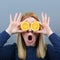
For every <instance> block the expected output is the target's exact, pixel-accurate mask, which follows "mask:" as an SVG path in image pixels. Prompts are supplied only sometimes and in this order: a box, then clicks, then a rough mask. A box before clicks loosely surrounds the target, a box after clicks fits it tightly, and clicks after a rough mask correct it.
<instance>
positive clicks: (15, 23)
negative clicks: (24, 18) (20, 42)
mask: <svg viewBox="0 0 60 60" xmlns="http://www.w3.org/2000/svg"><path fill="white" fill-rule="evenodd" d="M20 20H21V13H20V14H18V13H16V14H15V17H14V19H12V16H11V14H10V24H9V26H8V28H7V29H6V32H7V33H8V34H10V35H12V34H15V33H23V32H24V31H22V30H20V29H19V26H20V24H21V22H20Z"/></svg>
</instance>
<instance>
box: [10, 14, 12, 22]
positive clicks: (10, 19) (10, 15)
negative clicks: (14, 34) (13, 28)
mask: <svg viewBox="0 0 60 60" xmlns="http://www.w3.org/2000/svg"><path fill="white" fill-rule="evenodd" d="M11 22H12V16H11V14H10V23H11Z"/></svg>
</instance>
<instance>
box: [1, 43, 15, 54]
mask: <svg viewBox="0 0 60 60" xmlns="http://www.w3.org/2000/svg"><path fill="white" fill-rule="evenodd" d="M15 50H16V43H14V44H10V45H6V46H3V47H1V48H0V54H4V53H5V54H7V53H11V52H14V51H15Z"/></svg>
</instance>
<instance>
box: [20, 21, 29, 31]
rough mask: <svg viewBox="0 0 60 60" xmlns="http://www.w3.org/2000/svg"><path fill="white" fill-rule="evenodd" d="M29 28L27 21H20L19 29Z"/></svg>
mask: <svg viewBox="0 0 60 60" xmlns="http://www.w3.org/2000/svg"><path fill="white" fill-rule="evenodd" d="M28 29H29V23H28V22H22V23H21V30H24V31H26V30H28Z"/></svg>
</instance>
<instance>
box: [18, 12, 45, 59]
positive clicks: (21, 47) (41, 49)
mask: <svg viewBox="0 0 60 60" xmlns="http://www.w3.org/2000/svg"><path fill="white" fill-rule="evenodd" d="M28 17H33V18H35V19H36V20H37V21H39V19H38V17H37V16H36V15H35V14H34V13H32V12H30V13H29V12H28V13H25V14H23V15H22V17H21V21H23V20H24V19H26V18H28ZM37 39H38V40H37V41H36V54H37V56H38V58H44V57H45V55H46V44H45V42H44V39H43V34H39V36H38V38H37ZM17 48H18V57H19V58H20V59H26V47H25V42H24V40H23V38H22V36H21V34H18V35H17Z"/></svg>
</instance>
